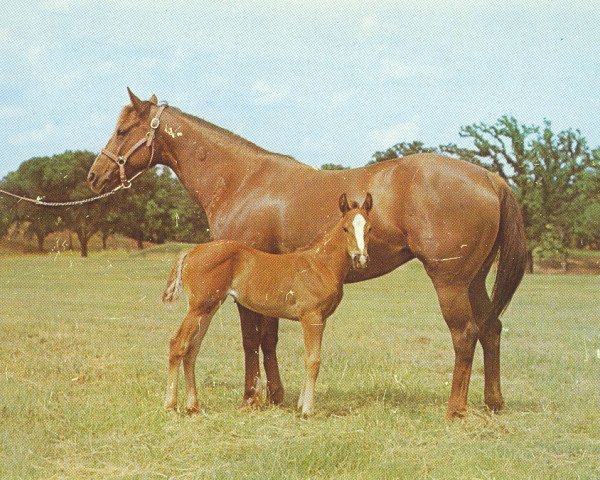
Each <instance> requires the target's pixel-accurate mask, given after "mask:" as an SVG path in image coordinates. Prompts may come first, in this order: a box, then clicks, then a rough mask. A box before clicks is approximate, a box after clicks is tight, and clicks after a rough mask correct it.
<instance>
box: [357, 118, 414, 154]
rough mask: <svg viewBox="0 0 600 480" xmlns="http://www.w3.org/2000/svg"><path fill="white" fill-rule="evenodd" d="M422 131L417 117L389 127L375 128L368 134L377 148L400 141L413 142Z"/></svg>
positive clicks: (386, 146) (387, 146)
mask: <svg viewBox="0 0 600 480" xmlns="http://www.w3.org/2000/svg"><path fill="white" fill-rule="evenodd" d="M420 132H421V129H420V127H419V121H418V118H417V117H413V118H411V119H410V120H409V121H408V122H403V123H397V124H395V125H392V126H390V127H388V128H382V129H374V130H371V131H370V132H369V134H368V136H369V139H370V140H371V142H372V143H373V147H374V148H376V149H382V148H389V147H391V146H392V145H395V144H396V143H400V142H411V141H413V140H416V139H417V136H418V135H419V133H420Z"/></svg>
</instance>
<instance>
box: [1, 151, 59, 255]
mask: <svg viewBox="0 0 600 480" xmlns="http://www.w3.org/2000/svg"><path fill="white" fill-rule="evenodd" d="M51 163H52V159H51V158H50V157H34V158H31V159H29V160H27V161H25V162H23V163H22V164H21V165H20V166H19V168H18V169H17V170H16V171H14V172H11V173H9V174H8V175H7V176H6V177H5V178H4V181H3V185H4V187H3V188H4V189H5V190H8V191H10V192H13V193H15V194H17V195H22V196H25V197H31V198H39V199H44V200H47V199H48V198H52V197H53V196H54V195H57V194H58V193H59V191H57V190H56V185H54V184H53V182H52V181H51V180H50V179H49V178H48V172H49V171H50V164H51ZM59 168H60V167H59ZM61 171H64V170H62V169H61ZM60 193H62V192H60ZM10 202H12V203H11V205H10V206H9V207H8V211H7V212H5V215H7V216H8V218H7V220H6V221H7V222H8V223H9V224H12V223H15V222H17V223H20V224H24V225H25V235H26V236H27V237H33V236H35V237H36V239H37V244H38V250H39V251H40V252H43V251H44V240H45V238H46V237H47V236H48V235H49V234H50V233H52V232H54V231H56V230H57V229H58V228H59V226H60V223H61V220H60V215H59V212H58V211H57V210H56V209H48V208H45V209H44V208H42V207H40V206H37V205H34V204H32V203H29V202H21V201H18V200H14V201H12V200H10ZM7 203H8V202H7Z"/></svg>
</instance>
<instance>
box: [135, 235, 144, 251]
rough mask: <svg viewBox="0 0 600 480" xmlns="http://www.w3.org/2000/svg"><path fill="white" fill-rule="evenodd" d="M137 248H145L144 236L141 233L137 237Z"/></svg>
mask: <svg viewBox="0 0 600 480" xmlns="http://www.w3.org/2000/svg"><path fill="white" fill-rule="evenodd" d="M136 240H137V248H138V250H143V249H144V237H142V236H141V235H139V236H138V237H137V238H136Z"/></svg>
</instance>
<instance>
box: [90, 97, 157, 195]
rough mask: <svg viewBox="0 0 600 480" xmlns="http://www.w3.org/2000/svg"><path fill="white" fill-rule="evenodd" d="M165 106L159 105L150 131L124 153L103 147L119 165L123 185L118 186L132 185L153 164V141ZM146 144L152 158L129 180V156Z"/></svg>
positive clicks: (109, 156) (105, 152)
mask: <svg viewBox="0 0 600 480" xmlns="http://www.w3.org/2000/svg"><path fill="white" fill-rule="evenodd" d="M165 108H167V104H166V103H163V104H161V105H160V106H159V107H158V111H157V112H156V115H155V116H154V118H152V120H151V121H150V131H149V132H148V133H146V135H145V136H144V137H142V138H140V139H139V140H138V141H137V142H136V143H135V144H134V145H133V146H132V147H131V148H130V149H129V150H128V151H127V153H125V154H124V155H115V154H114V153H112V152H110V151H108V150H106V149H105V148H103V149H102V154H104V155H106V156H107V157H108V158H110V159H111V160H112V161H113V162H115V163H116V164H117V166H118V167H119V178H120V180H121V185H119V187H117V188H129V187H131V181H132V180H133V179H134V178H136V177H137V176H138V175H140V174H142V173H143V172H145V171H146V170H148V169H149V168H150V166H151V165H152V160H153V159H154V143H153V142H154V137H155V136H156V130H157V129H158V126H159V125H160V115H161V114H162V112H163V110H164V109H165ZM144 144H145V145H146V146H147V147H150V148H151V153H150V159H149V160H148V165H146V168H145V169H144V170H140V171H139V172H138V173H136V174H135V175H134V176H133V177H131V178H130V179H129V180H128V179H127V175H126V174H125V164H126V163H127V161H128V160H129V157H130V156H131V155H133V152H135V151H136V150H137V149H138V148H140V147H141V146H142V145H144Z"/></svg>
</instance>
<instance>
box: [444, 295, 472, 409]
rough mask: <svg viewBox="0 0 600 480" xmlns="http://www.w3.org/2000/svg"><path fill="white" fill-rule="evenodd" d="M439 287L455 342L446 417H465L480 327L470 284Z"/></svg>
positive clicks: (445, 317)
mask: <svg viewBox="0 0 600 480" xmlns="http://www.w3.org/2000/svg"><path fill="white" fill-rule="evenodd" d="M436 290H437V294H438V299H439V302H440V307H441V308H442V314H443V316H444V320H445V321H446V324H447V325H448V328H449V329H450V334H451V335H452V343H453V344H454V373H453V375H452V389H451V391H450V399H449V400H448V410H447V413H446V416H447V417H448V418H457V417H463V416H464V415H465V413H466V410H467V395H468V393H469V381H470V379H471V368H472V366H473V355H474V352H475V345H476V343H477V337H478V333H479V329H478V327H477V324H476V322H475V318H474V316H473V311H472V309H471V303H470V301H469V291H468V287H466V286H462V285H450V286H439V285H438V286H436Z"/></svg>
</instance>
